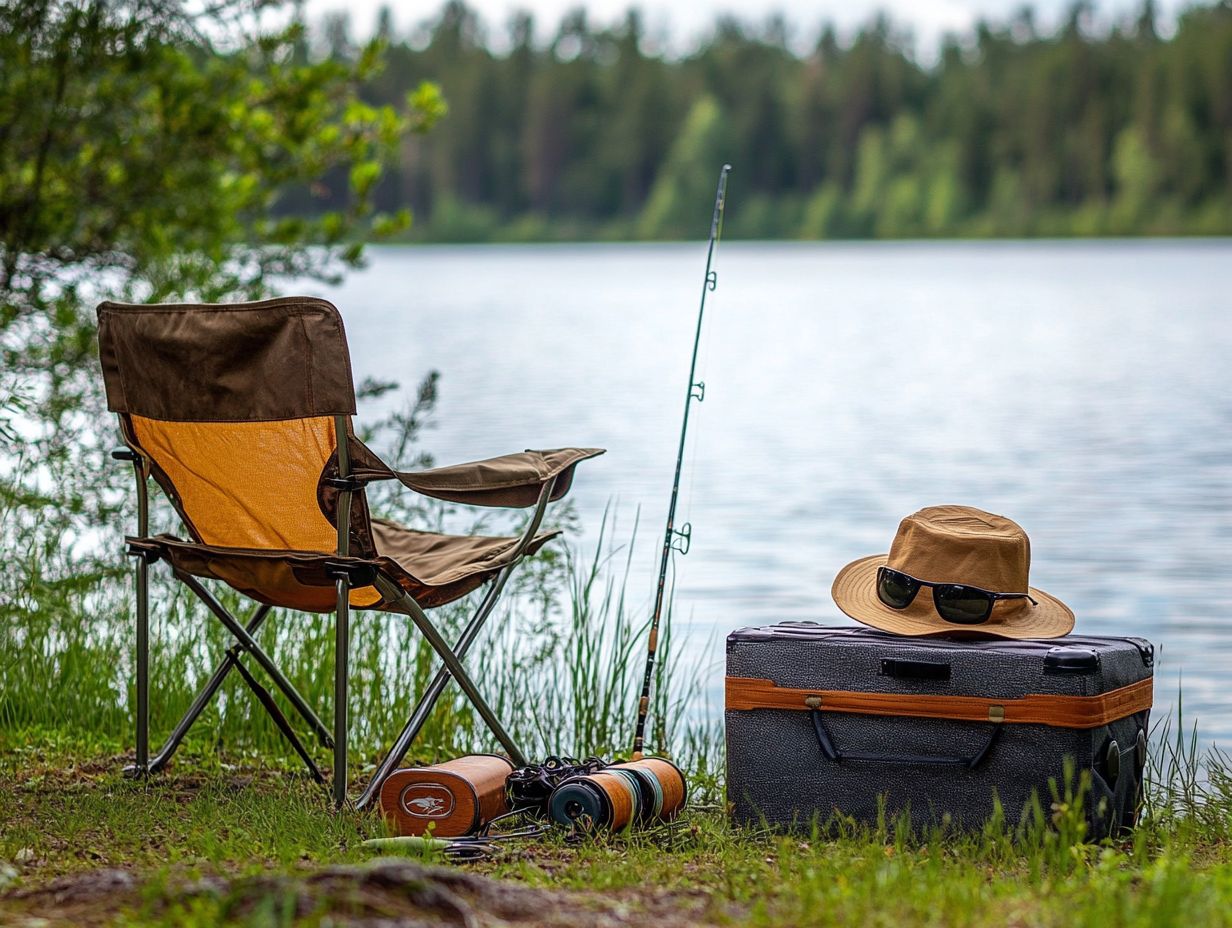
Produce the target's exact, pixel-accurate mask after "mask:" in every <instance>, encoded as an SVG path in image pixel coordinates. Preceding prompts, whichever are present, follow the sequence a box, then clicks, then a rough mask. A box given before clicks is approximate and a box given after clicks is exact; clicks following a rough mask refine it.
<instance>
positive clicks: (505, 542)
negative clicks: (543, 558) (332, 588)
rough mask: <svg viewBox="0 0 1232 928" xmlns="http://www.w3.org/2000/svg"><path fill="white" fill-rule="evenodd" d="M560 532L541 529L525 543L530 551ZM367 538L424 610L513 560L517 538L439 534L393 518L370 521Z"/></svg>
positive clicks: (452, 597)
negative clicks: (395, 568)
mask: <svg viewBox="0 0 1232 928" xmlns="http://www.w3.org/2000/svg"><path fill="white" fill-rule="evenodd" d="M559 534H560V531H559V530H553V531H548V532H540V533H539V534H538V535H536V536H535V537H534V538H532V539H531V541H530V543H529V544H528V545H527V548H526V553H527V554H534V553H535V552H536V551H538V550H539V549H540V548H542V547H543V545H544V544H546V543H547V542H548V541H550V540H551V539H553V538H555V537H556V536H557V535H559ZM372 540H373V541H374V542H375V544H376V551H377V555H378V556H379V557H380V558H381V559H386V558H387V559H388V560H390V561H393V563H394V564H396V565H397V567H398V568H399V570H398V571H396V572H395V571H389V570H387V572H388V573H390V575H391V576H392V577H393V579H394V580H396V581H397V582H398V585H399V586H401V587H402V588H403V589H405V590H406V591H407V592H409V593H410V594H411V595H412V596H414V597H415V600H416V601H417V602H418V603H419V604H420V605H422V606H424V607H425V608H431V607H433V606H441V605H444V604H445V603H448V602H452V601H453V600H455V599H459V598H460V597H462V596H465V595H466V594H467V593H469V592H471V591H472V590H474V589H476V588H478V587H480V586H482V585H483V584H484V583H486V582H487V581H488V579H490V578H491V577H492V575H493V574H495V573H496V572H497V571H498V570H500V569H501V568H502V567H505V566H506V565H508V564H509V562H510V561H512V560H514V554H515V551H516V549H517V546H518V543H519V542H520V541H521V538H508V537H500V536H488V535H441V534H437V533H436V532H421V531H417V530H416V529H411V528H407V527H406V526H404V525H399V524H398V523H397V522H392V521H390V520H389V519H373V520H372Z"/></svg>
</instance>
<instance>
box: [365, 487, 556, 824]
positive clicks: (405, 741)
mask: <svg viewBox="0 0 1232 928" xmlns="http://www.w3.org/2000/svg"><path fill="white" fill-rule="evenodd" d="M556 480H557V478H555V477H553V478H552V479H551V480H549V481H548V482H547V483H546V484H544V486H543V488H542V489H540V491H539V499H538V501H537V502H536V504H535V511H534V512H533V513H532V514H531V517H530V519H529V520H528V521H527V523H526V527H525V529H524V530H523V532H522V538H521V540H520V541H519V542H518V544H517V548H516V549H515V551H514V554H513V557H514V560H513V561H511V562H510V563H509V564H508V565H506V566H505V568H504V569H503V570H501V572H500V573H498V574H497V575H496V577H495V578H494V579H493V580H492V585H491V586H490V587H489V588H488V592H487V593H486V594H485V595H484V598H483V602H482V603H480V605H479V608H478V609H476V610H475V614H474V616H473V617H472V618H471V621H470V622H469V624H467V626H466V629H465V630H464V631H463V632H462V637H461V638H459V639H458V644H457V646H456V647H455V648H454V653H455V654H456V655H457V657H458V659H459V660H461V659H462V658H463V657H465V656H466V652H467V651H468V650H469V649H470V646H471V643H472V642H473V641H474V640H475V638H476V637H477V636H478V635H479V632H480V630H481V629H482V628H483V624H484V622H486V621H487V619H488V616H489V615H490V614H491V612H492V609H493V608H494V607H495V606H496V603H497V601H498V600H499V599H500V594H501V591H502V590H504V588H505V583H506V582H507V581H508V580H509V576H510V574H512V573H513V570H514V568H515V567H517V566H518V563H519V562H520V561H521V560H522V556H523V555H524V554H525V553H526V549H527V547H528V546H529V545H530V543H531V541H532V540H533V539H534V537H535V532H537V531H539V526H540V525H541V524H542V522H543V516H544V513H545V512H546V511H547V507H548V503H549V502H550V501H551V499H552V493H553V491H554V490H555V489H556ZM449 678H450V673H449V668H448V667H442V668H441V669H440V670H438V671H437V672H436V675H435V676H434V677H433V678H432V682H431V683H429V684H428V687H427V689H425V690H424V692H423V695H422V696H420V697H419V702H417V703H416V704H415V709H414V710H413V711H412V712H411V717H410V718H409V719H407V722H406V725H405V726H403V728H402V731H401V732H400V733H399V734H398V737H397V739H396V740H395V741H394V744H393V747H391V748H390V749H389V753H388V754H386V755H385V759H384V760H382V761H381V763H380V765H379V766H378V767H377V769H376V772H375V773H373V775H372V779H370V780H369V781H368V785H367V786H366V787H365V788H364V791H363V793H362V794H361V795H360V797H359V799H358V800H357V801H356V803H355V808H357V809H365V808H367V807H368V805H369V804H370V803H371V802H372V800H373V799H375V798H376V796H377V794H378V793H379V792H380V790H381V787H382V786H383V785H384V783H385V780H386V778H387V777H388V776H389V775H390V774H391V773H392V772H393V770H394V768H395V767H397V766H398V764H400V763H402V758H404V757H406V752H407V751H409V750H410V749H411V743H412V742H413V741H414V740H415V738H416V736H417V735H418V734H419V730H420V729H421V728H423V726H424V723H425V722H427V720H428V716H429V715H431V714H432V710H433V708H434V707H435V706H436V703H437V701H438V700H439V699H440V698H441V694H442V693H443V692H444V691H445V687H446V686H448V685H449Z"/></svg>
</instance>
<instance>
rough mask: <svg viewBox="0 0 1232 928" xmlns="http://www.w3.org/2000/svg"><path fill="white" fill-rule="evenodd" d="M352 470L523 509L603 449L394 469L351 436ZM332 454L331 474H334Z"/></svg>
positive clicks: (458, 498)
mask: <svg viewBox="0 0 1232 928" xmlns="http://www.w3.org/2000/svg"><path fill="white" fill-rule="evenodd" d="M350 449H351V472H352V474H353V475H354V476H356V477H358V478H359V479H361V480H365V481H372V480H398V481H400V482H401V483H402V484H403V486H406V487H409V488H410V489H412V490H414V491H415V492H416V493H421V494H423V495H424V496H431V497H433V498H435V499H442V500H446V501H448V502H452V503H462V504H464V505H467V506H496V507H511V508H515V509H525V508H526V507H528V506H533V505H535V503H536V501H537V500H538V499H539V492H540V490H541V489H542V488H543V485H544V484H545V483H547V482H548V481H549V480H551V479H552V478H554V477H555V478H556V486H555V487H553V489H552V499H553V500H558V499H560V498H561V497H563V496H564V495H565V494H566V493H568V492H569V488H570V487H571V486H572V485H573V472H574V469H575V468H576V467H577V464H578V462H580V461H584V460H586V459H587V458H593V457H597V456H598V455H600V454H603V453H604V450H603V449H602V448H554V449H551V450H545V451H535V450H530V449H528V450H526V451H521V452H518V453H516V454H505V455H501V456H500V457H496V458H487V459H485V460H482V461H471V462H469V463H466V464H454V465H451V466H449V467H434V468H432V469H431V470H420V471H395V470H393V469H392V468H390V467H389V466H388V465H386V464H385V463H384V462H383V461H382V460H381V459H380V458H378V457H377V456H376V455H375V454H374V453H373V452H372V450H371V449H370V448H368V446H367V445H365V444H363V442H361V441H359V439H357V438H355V437H354V436H353V435H352V436H351V442H350ZM337 467H338V462H337V459H336V458H335V459H334V460H332V461H331V462H330V464H329V473H330V475H334V474H337ZM333 505H334V504H332V503H330V502H328V501H327V498H323V499H322V506H321V508H322V509H323V510H324V511H325V512H331V513H332V512H333Z"/></svg>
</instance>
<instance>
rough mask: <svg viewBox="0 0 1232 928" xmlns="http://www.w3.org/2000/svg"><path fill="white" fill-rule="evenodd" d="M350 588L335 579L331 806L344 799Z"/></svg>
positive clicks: (340, 804) (341, 805)
mask: <svg viewBox="0 0 1232 928" xmlns="http://www.w3.org/2000/svg"><path fill="white" fill-rule="evenodd" d="M350 610H351V602H350V585H349V584H348V583H347V581H346V580H344V579H339V580H338V609H337V613H336V615H337V620H336V622H335V625H334V806H335V807H337V808H339V809H341V808H343V807H344V806H345V805H346V799H347V671H348V664H349V663H350V656H351V640H350V631H351V630H350V624H351V615H350Z"/></svg>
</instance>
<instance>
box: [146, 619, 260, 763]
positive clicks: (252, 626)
mask: <svg viewBox="0 0 1232 928" xmlns="http://www.w3.org/2000/svg"><path fill="white" fill-rule="evenodd" d="M270 609H271V607H270V606H268V605H266V604H265V603H262V604H261V605H260V606H258V607H257V610H256V612H254V613H253V614H252V618H250V619H249V620H248V624H247V625H246V626H245V628H246V630H247V631H248V634H250V635H255V634H256V633H257V629H259V628H260V627H261V624H262V623H263V622H264V621H265V619H266V617H267V616H269V614H270ZM238 663H239V650H238V648H237V647H234V646H233V647H231V648H228V649H227V652H226V656H225V657H224V658H223V660H222V662H221V663H220V664H219V665H218V667H217V668H215V670H214V673H213V674H212V675H211V676H210V679H209V681H208V682H207V683H206V684H205V686H204V687H203V688H202V690H201V692H200V693H198V694H197V698H196V699H194V700H193V702H192V705H191V706H189V707H188V711H187V712H185V713H184V717H183V718H182V719H180V721H179V723H178V724H177V725H176V726H175V728H174V729H173V730H172V732H171V734H170V735H168V736H167V740H166V741H165V742H163V746H162V747H161V748H159V749H158V753H156V754H155V755H154V756H153V757H151V758H150V763H149V765H148V767H147V769H148V770H149V772H150V773H157V772H158V771H159V770H162V769H163V767H165V766H167V762H168V761H169V760H171V757H172V755H173V754H175V752H176V750H177V749H178V748H179V746H180V742H181V741H183V740H184V736H185V735H186V734H188V730H189V729H190V728H192V726H193V725H194V724H195V723H196V721H197V718H198V716H200V715H201V713H202V712H204V711H205V707H206V706H207V705H209V702H210V700H211V699H213V698H214V694H215V693H217V692H218V689H219V687H221V686H222V684H223V681H225V680H226V679H227V674H229V673H230V672H231V671H232V670H234V669H235V668H236V667H237V666H238Z"/></svg>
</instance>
